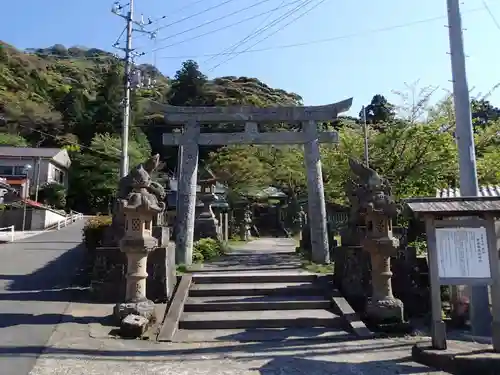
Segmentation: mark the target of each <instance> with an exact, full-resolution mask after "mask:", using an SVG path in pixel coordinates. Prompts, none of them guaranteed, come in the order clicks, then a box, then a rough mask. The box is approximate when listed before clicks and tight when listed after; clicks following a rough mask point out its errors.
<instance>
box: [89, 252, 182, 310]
mask: <svg viewBox="0 0 500 375" xmlns="http://www.w3.org/2000/svg"><path fill="white" fill-rule="evenodd" d="M126 272H127V264H126V256H125V254H123V253H122V252H121V251H120V249H119V248H118V247H102V248H97V249H96V250H95V255H94V260H93V265H92V270H91V280H90V287H91V298H92V300H94V301H98V302H103V303H116V302H122V301H123V300H124V298H125V281H126V279H125V275H126ZM147 272H148V278H147V290H146V296H147V298H148V299H150V300H151V301H153V302H155V303H159V302H166V301H168V300H169V299H170V297H171V296H172V294H173V291H174V288H175V285H176V283H177V276H176V268H175V244H174V243H173V242H170V243H169V244H168V245H167V246H166V247H159V248H157V249H156V250H154V251H153V252H152V253H150V254H149V256H148V270H147Z"/></svg>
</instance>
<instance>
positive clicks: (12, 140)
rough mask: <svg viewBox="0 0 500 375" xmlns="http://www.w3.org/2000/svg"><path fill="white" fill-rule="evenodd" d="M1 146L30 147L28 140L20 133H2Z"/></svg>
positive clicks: (0, 134)
mask: <svg viewBox="0 0 500 375" xmlns="http://www.w3.org/2000/svg"><path fill="white" fill-rule="evenodd" d="M0 146H12V147H28V142H27V141H26V139H24V138H23V137H21V136H20V135H18V134H10V133H0Z"/></svg>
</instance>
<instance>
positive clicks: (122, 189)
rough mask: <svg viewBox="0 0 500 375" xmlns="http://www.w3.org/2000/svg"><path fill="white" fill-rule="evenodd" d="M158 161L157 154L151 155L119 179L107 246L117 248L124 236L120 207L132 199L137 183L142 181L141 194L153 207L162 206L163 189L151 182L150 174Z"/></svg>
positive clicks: (123, 220)
mask: <svg viewBox="0 0 500 375" xmlns="http://www.w3.org/2000/svg"><path fill="white" fill-rule="evenodd" d="M159 160H160V155H159V154H156V155H153V156H151V157H150V158H149V159H148V160H146V161H144V162H143V163H141V164H139V165H137V166H136V167H134V168H132V169H131V172H130V173H129V174H128V175H127V176H125V177H123V178H122V179H120V181H119V183H118V193H117V195H116V201H115V204H114V207H113V223H112V226H111V230H110V232H109V233H108V235H107V237H108V239H107V241H106V244H107V245H109V246H113V245H114V246H117V245H118V243H119V241H120V240H121V239H122V237H123V236H124V235H125V216H124V212H122V206H123V202H124V201H127V200H128V199H130V198H132V195H133V194H132V193H133V187H134V185H137V182H138V181H142V182H143V185H144V193H145V194H142V196H143V197H145V199H148V201H151V202H152V206H153V207H156V206H157V204H155V202H156V203H160V204H163V200H164V198H165V189H164V188H163V186H161V185H160V184H159V183H158V182H155V181H152V180H151V174H152V173H153V172H154V171H155V170H156V168H157V167H158V165H159ZM135 197H137V195H135ZM131 203H132V202H131ZM163 205H164V204H163ZM163 208H164V206H163Z"/></svg>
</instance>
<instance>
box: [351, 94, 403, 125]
mask: <svg viewBox="0 0 500 375" xmlns="http://www.w3.org/2000/svg"><path fill="white" fill-rule="evenodd" d="M365 112H366V121H367V122H370V123H371V124H379V123H389V122H391V121H393V120H394V119H395V118H396V111H395V106H394V105H393V104H391V103H389V101H388V100H387V99H386V98H385V96H383V95H380V94H377V95H374V96H373V98H372V100H371V101H370V104H368V105H367V106H366V107H365ZM360 117H361V116H360Z"/></svg>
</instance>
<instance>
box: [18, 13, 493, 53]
mask: <svg viewBox="0 0 500 375" xmlns="http://www.w3.org/2000/svg"><path fill="white" fill-rule="evenodd" d="M484 10H485V8H484V7H481V8H473V9H469V10H464V11H462V13H463V14H465V13H472V12H478V11H484ZM261 15H262V14H261ZM261 15H260V16H261ZM446 18H447V16H435V17H430V18H425V19H420V20H416V21H411V22H406V23H402V24H397V25H392V26H387V27H381V28H376V29H367V30H364V31H360V32H356V33H350V34H344V35H337V36H333V37H329V38H324V39H316V40H310V41H306V42H300V43H291V44H282V45H276V46H270V47H266V48H257V49H252V50H248V51H238V52H234V53H209V54H199V55H171V56H158V59H159V60H162V59H172V60H182V59H197V58H206V57H212V56H219V55H221V56H232V55H236V54H241V53H245V54H247V53H259V52H266V51H274V50H281V49H289V48H298V47H306V46H311V45H315V44H323V43H330V42H335V41H338V40H346V39H353V38H359V37H363V36H371V35H372V34H378V33H383V32H389V31H394V30H399V29H403V28H407V27H412V26H417V25H422V24H427V23H432V22H436V21H440V20H444V19H446ZM217 31H218V30H217ZM207 35H210V33H206V34H204V35H203V36H207ZM199 37H201V36H199ZM162 49H164V47H160V48H158V49H157V50H162ZM24 52H25V53H26V54H29V55H32V56H39V57H53V58H55V59H58V60H63V61H64V60H66V61H69V62H71V60H106V59H109V58H116V59H119V58H120V57H119V56H117V55H116V54H112V53H110V52H106V51H104V52H106V53H108V54H109V55H100V56H82V57H78V56H61V55H58V54H51V53H37V52H30V51H24Z"/></svg>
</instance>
